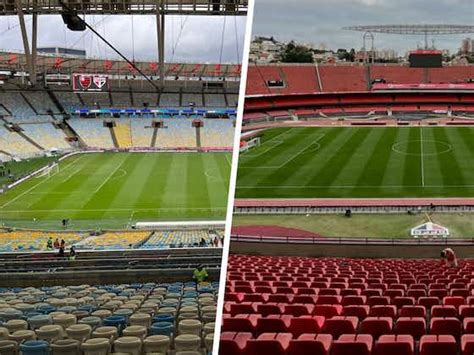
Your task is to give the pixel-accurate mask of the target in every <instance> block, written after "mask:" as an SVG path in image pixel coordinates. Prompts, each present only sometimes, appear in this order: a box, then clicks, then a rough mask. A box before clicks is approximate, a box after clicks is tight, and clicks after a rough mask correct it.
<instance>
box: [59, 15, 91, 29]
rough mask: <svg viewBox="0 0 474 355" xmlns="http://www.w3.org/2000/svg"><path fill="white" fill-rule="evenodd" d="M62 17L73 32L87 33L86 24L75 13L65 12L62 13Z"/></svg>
mask: <svg viewBox="0 0 474 355" xmlns="http://www.w3.org/2000/svg"><path fill="white" fill-rule="evenodd" d="M61 17H62V18H63V22H64V24H65V25H66V26H67V28H69V29H70V30H71V31H85V30H86V23H85V22H84V21H83V20H82V19H81V18H80V17H79V16H77V14H76V13H73V12H70V11H63V12H62V13H61Z"/></svg>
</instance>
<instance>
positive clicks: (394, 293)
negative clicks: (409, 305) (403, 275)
mask: <svg viewBox="0 0 474 355" xmlns="http://www.w3.org/2000/svg"><path fill="white" fill-rule="evenodd" d="M383 295H384V296H387V297H390V298H395V297H403V296H405V291H404V290H400V289H398V288H397V289H395V288H389V289H387V290H385V292H384V293H383Z"/></svg>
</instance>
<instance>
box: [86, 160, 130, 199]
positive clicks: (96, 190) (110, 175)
mask: <svg viewBox="0 0 474 355" xmlns="http://www.w3.org/2000/svg"><path fill="white" fill-rule="evenodd" d="M125 157H126V156H125ZM125 160H127V157H126V158H125V159H124V160H122V162H121V163H120V164H119V165H117V167H116V168H115V169H114V170H112V172H111V173H110V174H109V175H108V176H107V178H106V179H105V180H104V181H102V184H100V185H99V187H98V188H97V189H95V190H94V192H95V193H97V192H99V191H100V189H101V188H103V187H104V186H105V184H107V183H108V182H109V180H110V178H111V177H112V176H113V175H114V174H115V173H116V172H117V171H118V170H119V169H120V167H121V166H122V165H123V163H125Z"/></svg>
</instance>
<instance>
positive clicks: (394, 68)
mask: <svg viewBox="0 0 474 355" xmlns="http://www.w3.org/2000/svg"><path fill="white" fill-rule="evenodd" d="M424 70H425V69H423V68H409V67H405V66H400V65H373V66H371V67H370V74H371V79H372V80H375V79H384V80H385V81H386V82H387V83H393V84H415V83H423V82H424V80H423V72H424ZM442 70H443V71H444V68H443V69H442Z"/></svg>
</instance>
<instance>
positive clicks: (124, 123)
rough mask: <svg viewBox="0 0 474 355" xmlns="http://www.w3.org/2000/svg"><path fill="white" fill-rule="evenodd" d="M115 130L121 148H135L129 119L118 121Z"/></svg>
mask: <svg viewBox="0 0 474 355" xmlns="http://www.w3.org/2000/svg"><path fill="white" fill-rule="evenodd" d="M113 130H114V134H115V138H116V139H117V144H118V146H119V147H120V148H130V147H132V146H133V143H132V129H131V127H130V120H129V119H122V120H116V121H115V127H114V128H113Z"/></svg>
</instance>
